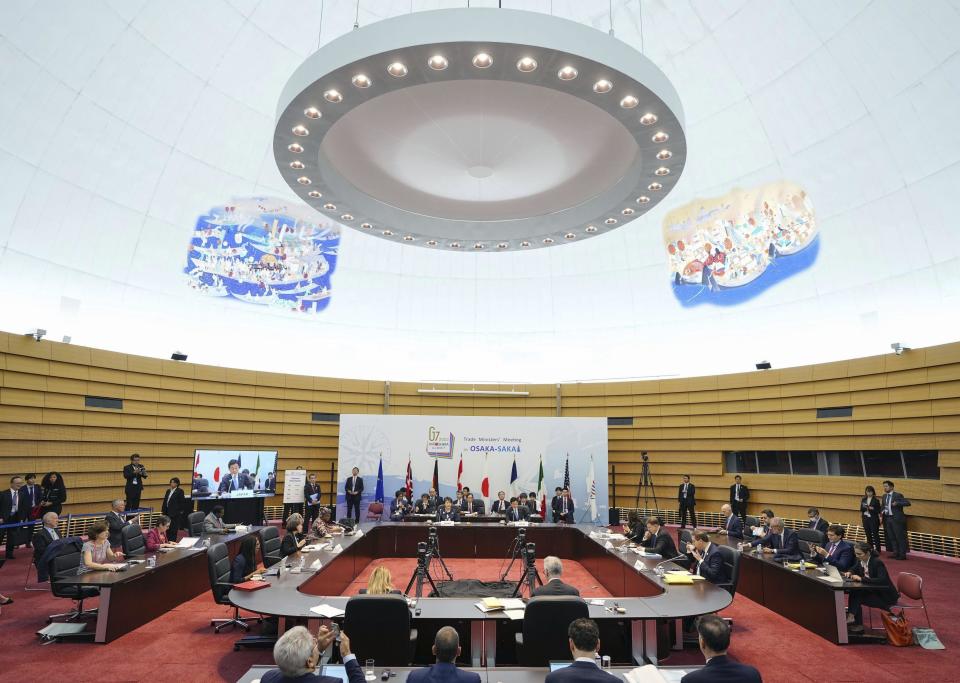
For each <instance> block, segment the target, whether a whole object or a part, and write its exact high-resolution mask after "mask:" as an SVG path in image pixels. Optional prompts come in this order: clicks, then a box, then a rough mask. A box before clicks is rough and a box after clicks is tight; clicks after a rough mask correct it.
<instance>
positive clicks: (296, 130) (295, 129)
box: [293, 126, 310, 138]
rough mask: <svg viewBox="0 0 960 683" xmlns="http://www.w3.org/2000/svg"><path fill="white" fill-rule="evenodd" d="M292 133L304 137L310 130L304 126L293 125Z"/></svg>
mask: <svg viewBox="0 0 960 683" xmlns="http://www.w3.org/2000/svg"><path fill="white" fill-rule="evenodd" d="M293 134H294V135H297V136H299V137H301V138H305V137H307V136H308V135H310V131H309V130H307V129H306V128H305V127H304V126H294V127H293Z"/></svg>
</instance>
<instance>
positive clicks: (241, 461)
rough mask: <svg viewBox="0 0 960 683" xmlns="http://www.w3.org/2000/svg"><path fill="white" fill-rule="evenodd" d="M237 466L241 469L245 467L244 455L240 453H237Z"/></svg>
mask: <svg viewBox="0 0 960 683" xmlns="http://www.w3.org/2000/svg"><path fill="white" fill-rule="evenodd" d="M237 465H239V466H240V467H241V468H242V467H243V455H242V454H240V453H237Z"/></svg>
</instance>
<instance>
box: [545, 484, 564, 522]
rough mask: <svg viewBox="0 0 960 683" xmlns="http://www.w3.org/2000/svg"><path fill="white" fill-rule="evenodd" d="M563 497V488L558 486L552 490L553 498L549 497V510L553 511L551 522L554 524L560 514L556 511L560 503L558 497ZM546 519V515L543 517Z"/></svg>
mask: <svg viewBox="0 0 960 683" xmlns="http://www.w3.org/2000/svg"><path fill="white" fill-rule="evenodd" d="M562 497H563V489H562V488H560V487H559V486H558V487H557V488H555V489H554V490H553V498H551V499H550V510H551V511H552V512H553V523H554V524H556V523H557V521H559V517H560V514H559V513H558V512H557V509H558V506H559V505H560V498H562ZM544 521H546V517H544Z"/></svg>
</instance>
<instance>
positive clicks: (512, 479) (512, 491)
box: [510, 456, 517, 496]
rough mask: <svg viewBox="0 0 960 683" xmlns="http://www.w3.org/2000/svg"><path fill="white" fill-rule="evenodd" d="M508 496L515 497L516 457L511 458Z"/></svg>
mask: <svg viewBox="0 0 960 683" xmlns="http://www.w3.org/2000/svg"><path fill="white" fill-rule="evenodd" d="M510 495H511V496H515V495H517V456H513V467H512V468H511V469H510Z"/></svg>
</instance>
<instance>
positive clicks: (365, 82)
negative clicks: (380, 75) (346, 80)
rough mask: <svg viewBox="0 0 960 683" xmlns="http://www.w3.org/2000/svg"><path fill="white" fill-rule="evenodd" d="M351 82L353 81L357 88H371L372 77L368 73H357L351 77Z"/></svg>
mask: <svg viewBox="0 0 960 683" xmlns="http://www.w3.org/2000/svg"><path fill="white" fill-rule="evenodd" d="M350 82H351V83H353V85H354V87H356V88H369V87H370V83H371V81H370V77H369V76H367V75H366V74H357V75H356V76H354V77H353V78H351V79H350Z"/></svg>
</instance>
